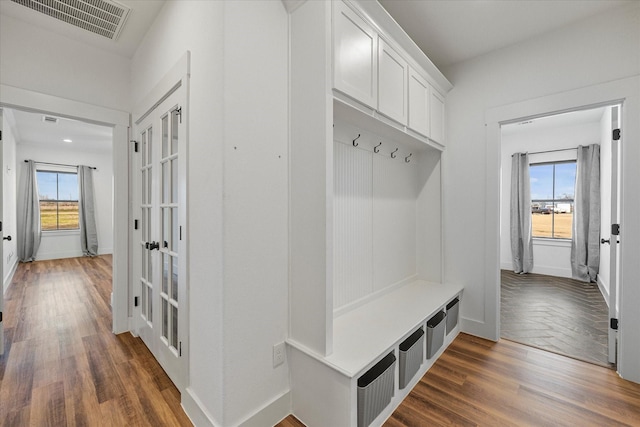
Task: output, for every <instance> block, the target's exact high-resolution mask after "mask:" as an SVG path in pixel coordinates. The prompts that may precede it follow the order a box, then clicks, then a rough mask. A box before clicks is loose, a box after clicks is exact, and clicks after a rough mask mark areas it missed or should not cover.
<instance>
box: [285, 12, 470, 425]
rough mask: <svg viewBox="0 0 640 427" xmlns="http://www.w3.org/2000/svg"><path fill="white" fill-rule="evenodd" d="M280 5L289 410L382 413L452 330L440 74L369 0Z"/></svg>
mask: <svg viewBox="0 0 640 427" xmlns="http://www.w3.org/2000/svg"><path fill="white" fill-rule="evenodd" d="M290 19H291V20H290V22H291V31H290V45H291V60H290V82H291V83H290V84H291V87H290V93H291V109H290V111H291V113H290V114H291V137H290V138H291V142H290V153H291V155H290V159H291V160H290V233H291V237H290V244H291V249H290V266H291V274H290V280H291V287H290V334H289V339H288V340H287V344H288V345H287V354H288V360H289V363H290V369H291V381H292V406H293V413H294V415H295V416H296V417H298V418H299V419H300V420H301V421H302V422H303V423H305V425H307V426H309V427H314V426H327V425H335V426H358V427H360V426H368V425H381V424H382V423H383V422H384V420H385V419H386V418H387V417H388V416H389V415H390V414H391V412H392V411H393V409H394V408H395V407H397V405H398V404H399V403H400V402H401V401H402V399H403V398H404V397H405V396H406V395H407V394H408V393H409V391H410V390H411V389H412V388H413V386H414V385H415V384H416V383H417V381H418V380H419V379H420V377H421V376H422V375H423V374H424V372H426V370H427V369H428V368H429V367H430V366H431V365H432V364H433V363H434V362H435V360H436V359H437V358H438V357H439V355H440V354H441V353H442V351H444V349H445V348H446V346H447V345H448V344H449V343H450V342H451V341H452V340H453V339H454V338H455V336H456V334H457V333H458V332H459V326H458V321H457V319H458V307H459V303H460V302H461V301H462V300H463V298H462V292H463V289H462V287H461V286H459V285H456V284H452V283H447V282H446V280H445V278H444V277H443V267H442V266H443V259H442V253H443V251H442V244H443V236H442V182H441V176H442V161H441V153H442V151H443V150H444V149H445V147H446V141H445V135H444V129H445V126H444V124H445V116H444V112H445V109H444V107H445V104H444V103H445V94H446V93H447V92H448V91H449V90H450V89H451V87H452V86H451V84H450V83H449V82H448V81H447V80H446V78H445V77H444V76H443V75H442V74H441V73H440V71H438V70H437V68H436V67H435V66H434V65H433V64H432V63H431V61H430V60H429V59H428V58H427V57H426V56H425V55H424V53H422V52H421V51H420V50H418V48H417V47H416V46H415V44H414V43H413V42H412V41H411V40H410V39H409V37H408V36H407V35H406V34H405V33H404V32H403V31H402V29H401V28H400V27H399V26H398V25H397V24H396V23H395V21H393V19H392V18H391V17H390V16H389V15H388V14H387V13H386V11H385V10H384V9H383V8H382V7H381V6H380V5H379V4H378V3H377V2H367V1H362V2H360V1H344V2H343V1H327V2H324V1H323V2H312V1H308V2H304V3H303V4H301V5H300V6H299V7H298V8H297V9H295V10H294V11H293V12H292V14H291V17H290ZM447 316H449V318H448V319H446V317H447ZM445 319H446V320H445ZM445 324H446V325H447V328H445Z"/></svg>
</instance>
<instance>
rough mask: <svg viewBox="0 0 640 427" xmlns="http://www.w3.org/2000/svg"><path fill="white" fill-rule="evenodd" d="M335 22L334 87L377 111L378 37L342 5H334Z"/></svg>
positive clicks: (339, 3)
mask: <svg viewBox="0 0 640 427" xmlns="http://www.w3.org/2000/svg"><path fill="white" fill-rule="evenodd" d="M333 20H334V22H333V26H334V31H333V37H334V39H333V80H334V87H335V88H336V89H337V90H339V91H341V92H343V93H345V94H346V95H349V96H350V97H352V98H354V99H356V100H358V101H360V102H362V103H363V104H365V105H367V106H369V107H371V108H376V104H377V102H376V101H377V85H376V82H377V68H376V62H377V53H378V52H377V44H378V39H377V34H376V33H375V31H374V30H373V28H371V27H370V26H369V25H368V24H367V23H366V22H365V21H364V20H363V19H362V18H360V16H358V15H357V14H356V13H355V12H354V11H353V10H351V9H350V8H349V7H348V6H347V5H345V4H344V3H342V2H335V3H334V14H333Z"/></svg>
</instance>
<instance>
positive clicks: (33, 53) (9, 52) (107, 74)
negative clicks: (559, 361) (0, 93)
mask: <svg viewBox="0 0 640 427" xmlns="http://www.w3.org/2000/svg"><path fill="white" fill-rule="evenodd" d="M0 52H2V61H0V83H2V84H5V85H9V86H15V87H19V88H23V89H29V90H32V91H35V92H40V93H46V94H49V95H55V96H59V97H62V98H67V99H73V100H76V101H82V102H86V103H88V104H92V105H100V106H103V107H108V108H113V109H116V110H124V111H128V110H129V109H130V101H129V99H130V98H129V70H130V63H131V61H130V60H129V59H128V58H125V57H122V56H119V55H115V54H113V53H110V52H106V51H103V50H101V49H97V48H94V47H90V46H88V45H86V44H84V43H81V42H78V41H77V40H74V39H71V38H69V37H65V36H62V35H59V34H56V33H53V32H51V31H48V30H45V29H42V28H39V27H36V26H34V25H32V24H29V23H28V22H24V21H21V20H18V19H16V18H13V17H10V16H6V15H0Z"/></svg>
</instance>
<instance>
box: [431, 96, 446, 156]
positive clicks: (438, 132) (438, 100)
mask: <svg viewBox="0 0 640 427" xmlns="http://www.w3.org/2000/svg"><path fill="white" fill-rule="evenodd" d="M430 92H431V95H430V97H429V99H430V101H429V116H430V120H429V124H430V126H431V135H429V137H430V138H431V139H433V140H434V141H436V142H439V143H440V144H442V145H444V96H442V95H440V93H439V92H438V91H436V90H435V89H434V88H433V87H432V86H430Z"/></svg>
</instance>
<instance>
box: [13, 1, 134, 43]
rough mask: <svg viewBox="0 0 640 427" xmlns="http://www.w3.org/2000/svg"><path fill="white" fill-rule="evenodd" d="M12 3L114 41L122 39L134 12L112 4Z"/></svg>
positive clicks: (67, 2)
mask: <svg viewBox="0 0 640 427" xmlns="http://www.w3.org/2000/svg"><path fill="white" fill-rule="evenodd" d="M11 1H13V2H14V3H18V4H21V5H23V6H26V7H28V8H29V9H33V10H35V11H38V12H40V13H44V14H45V15H48V16H51V17H53V18H56V19H59V20H60V21H63V22H66V23H67V24H71V25H74V26H76V27H78V28H82V29H83V30H87V31H91V32H92V33H95V34H99V35H101V36H103V37H106V38H108V39H111V40H115V39H116V38H117V37H118V35H119V34H120V32H121V31H122V27H123V26H124V23H125V21H126V20H127V16H128V15H129V11H130V10H131V9H130V8H128V7H127V6H124V5H122V4H119V3H116V2H114V1H111V0H11Z"/></svg>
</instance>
